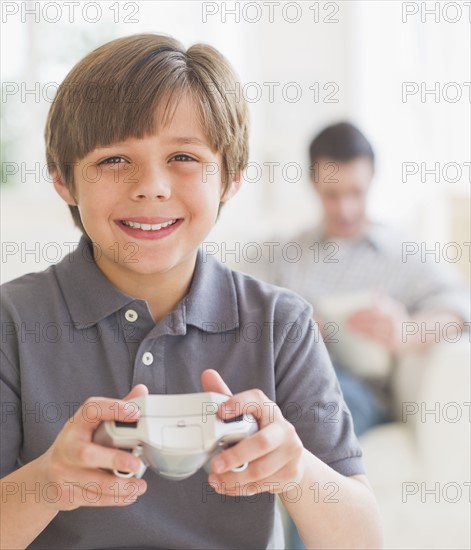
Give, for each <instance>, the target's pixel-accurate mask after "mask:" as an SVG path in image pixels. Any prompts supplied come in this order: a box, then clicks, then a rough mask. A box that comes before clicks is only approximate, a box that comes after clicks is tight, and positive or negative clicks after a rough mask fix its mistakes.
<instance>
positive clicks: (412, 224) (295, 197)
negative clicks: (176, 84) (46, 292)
mask: <svg viewBox="0 0 471 550" xmlns="http://www.w3.org/2000/svg"><path fill="white" fill-rule="evenodd" d="M30 4H34V3H30ZM55 4H60V3H55ZM130 4H131V5H133V6H136V7H137V8H138V11H137V13H135V14H134V15H132V18H133V19H134V20H136V21H137V22H135V23H133V22H124V21H123V19H124V16H125V15H127V16H130V12H129V11H128V12H124V11H122V12H121V14H120V22H119V23H114V22H113V16H114V12H112V11H111V9H110V7H111V6H112V5H114V3H113V2H101V3H100V5H101V6H102V17H101V19H100V20H99V21H97V22H96V23H90V22H87V21H86V20H85V19H84V17H83V16H82V15H81V14H80V13H78V14H76V16H75V21H74V23H73V24H70V23H69V22H68V21H67V17H66V13H67V12H66V11H65V8H64V12H63V17H62V18H61V19H60V20H59V21H57V22H56V23H52V22H49V21H48V17H49V19H51V18H53V17H54V13H53V12H52V11H51V12H49V14H48V13H40V14H39V22H36V21H35V20H34V17H32V16H26V17H25V21H26V22H24V23H23V22H22V21H21V14H17V15H16V16H9V17H8V19H7V24H6V25H4V32H3V37H2V43H3V46H6V45H8V51H10V52H13V54H12V55H11V57H9V58H5V59H4V63H3V68H2V75H3V80H4V81H6V82H13V83H15V82H16V83H17V84H18V85H19V86H20V87H21V86H25V87H26V88H28V89H31V88H34V86H35V82H38V84H37V86H39V87H40V90H41V93H40V97H39V98H37V99H38V100H37V101H36V98H35V97H34V95H31V94H30V95H27V96H26V97H25V98H24V101H22V98H21V95H20V94H16V95H8V96H6V97H4V102H3V108H4V122H5V121H6V122H7V124H6V125H5V126H4V128H6V130H7V132H6V133H7V134H8V135H9V136H11V138H12V139H15V138H16V141H14V144H16V149H14V150H13V152H12V151H11V150H9V151H8V156H7V157H4V161H16V162H18V163H21V162H23V163H25V164H24V165H25V166H26V167H27V168H30V169H31V168H32V167H33V166H34V165H35V163H37V162H39V163H40V168H41V170H42V171H43V173H44V148H43V143H42V139H43V138H42V135H43V127H44V121H45V117H46V113H47V109H48V107H49V105H50V101H48V97H49V96H52V91H53V89H54V88H53V87H52V86H51V84H50V83H59V82H60V81H61V80H62V79H63V77H64V76H65V74H66V73H67V72H68V70H69V69H70V68H71V67H72V65H73V64H74V63H75V62H76V61H77V60H78V59H80V58H81V57H82V56H83V55H84V53H86V52H87V51H89V50H90V49H92V48H93V47H95V46H96V45H99V44H101V43H103V42H105V41H106V40H108V39H111V38H114V37H117V36H122V35H127V34H131V33H134V32H143V31H161V32H166V33H168V34H173V35H174V36H176V37H177V38H179V39H180V40H182V41H183V42H184V43H185V44H186V45H190V44H191V43H193V42H195V41H205V42H209V43H211V44H213V45H214V46H216V47H218V48H219V49H220V50H221V51H223V53H224V54H225V55H226V56H227V57H228V58H229V59H230V60H231V61H232V63H233V65H234V66H235V67H236V70H237V71H238V72H239V74H240V77H241V82H242V83H245V86H246V88H245V91H246V92H247V94H250V98H252V100H253V98H254V94H255V93H256V92H257V89H259V90H262V96H261V98H260V100H259V101H252V102H251V104H250V112H251V119H252V132H251V158H250V162H251V163H252V165H251V166H252V167H251V169H250V170H249V171H248V172H247V175H248V177H249V178H250V179H252V180H253V179H254V178H255V177H256V175H257V169H256V168H255V166H256V165H257V166H259V167H260V168H261V179H260V180H259V181H247V182H246V183H245V186H244V188H243V189H242V191H241V192H240V194H239V195H238V196H236V197H235V198H234V199H233V201H231V202H230V203H228V204H227V205H226V207H225V208H224V210H223V213H222V216H221V219H220V221H219V223H218V224H217V226H216V227H215V228H214V230H213V231H212V233H211V234H210V235H209V236H208V240H213V241H217V242H221V241H227V242H228V243H233V242H235V241H241V242H249V241H253V240H257V239H260V240H263V239H266V238H270V237H272V236H273V235H277V236H285V237H287V236H290V235H292V234H294V233H296V232H297V231H298V230H299V229H301V228H302V227H304V226H306V225H307V224H309V223H312V221H313V219H315V218H316V217H317V216H318V209H317V206H316V203H315V198H314V196H313V194H312V192H311V190H310V189H309V186H308V183H307V156H306V150H307V146H308V143H309V141H310V139H311V138H312V136H313V135H314V134H315V133H316V132H317V131H319V130H320V129H321V128H322V127H323V126H325V125H326V124H329V123H331V122H335V121H338V120H341V119H350V120H352V121H353V122H354V123H356V124H358V125H359V126H360V127H361V128H362V129H363V130H364V132H365V133H366V134H367V136H368V137H369V138H370V139H371V141H372V142H373V145H374V147H375V149H376V151H377V156H378V169H377V177H376V181H375V186H374V189H373V191H372V197H371V205H370V211H371V215H372V217H374V218H377V219H382V220H385V221H388V222H391V223H394V224H396V225H399V226H401V227H402V228H404V229H406V230H409V231H410V234H411V238H412V239H414V238H416V239H420V240H425V241H429V242H432V243H433V242H435V241H440V242H448V241H449V240H450V239H452V238H453V235H454V234H453V233H452V231H451V227H452V224H451V223H450V221H451V218H452V216H453V213H452V211H451V210H450V208H449V202H451V198H453V197H456V196H458V197H462V199H463V200H464V201H469V197H470V183H469V168H467V167H466V166H464V165H463V163H464V162H466V161H467V160H469V149H470V141H469V106H470V104H469V95H468V97H467V98H465V97H463V98H462V99H461V100H460V101H458V102H456V103H451V102H447V101H444V100H443V98H441V99H440V101H439V103H435V102H434V101H433V98H432V97H430V96H428V97H427V101H426V102H424V103H422V102H421V101H420V99H419V95H417V96H415V97H410V98H409V99H408V101H407V102H405V103H404V102H403V98H402V93H401V92H402V82H403V81H414V82H417V83H418V84H420V82H422V81H426V82H429V83H433V82H439V83H440V85H441V86H442V85H443V84H445V83H447V82H457V83H460V85H461V84H462V83H463V82H466V81H469V80H470V78H469V72H468V70H469V29H468V25H469V23H468V24H467V19H466V17H465V12H463V16H462V17H461V18H460V19H459V20H458V21H457V22H455V23H451V22H447V21H446V20H445V17H444V16H446V17H447V18H448V19H450V18H453V17H454V14H453V13H452V11H450V12H449V13H448V12H447V13H446V14H438V17H439V21H438V22H436V21H435V20H434V19H435V18H434V17H433V16H427V18H426V19H425V22H422V21H421V13H417V14H416V15H411V16H408V17H407V19H406V20H405V21H403V18H404V13H403V10H404V6H405V5H406V4H407V5H410V6H412V8H413V7H414V5H413V3H411V2H409V3H407V2H394V1H391V2H388V1H365V2H356V1H343V2H342V1H338V2H327V3H326V2H324V3H322V2H320V3H317V4H318V10H319V22H318V23H315V22H314V11H313V10H312V9H310V8H313V7H314V6H315V5H316V2H292V3H291V8H289V9H288V8H287V5H286V2H284V3H283V2H281V3H280V4H279V5H278V6H277V7H276V9H275V7H273V21H272V22H270V13H269V11H268V8H267V7H266V6H265V4H263V3H261V4H259V6H260V5H261V6H263V8H260V7H259V8H256V7H254V3H253V2H248V3H247V2H239V4H238V5H239V12H240V13H239V15H240V20H239V22H237V21H236V20H235V19H236V18H235V16H234V15H231V14H226V15H225V16H224V14H223V7H222V6H223V5H225V6H226V8H227V9H230V8H234V7H235V6H236V3H234V2H226V3H214V2H206V3H205V4H204V3H201V2H187V1H182V2H134V3H133V2H131V3H130ZM430 4H431V5H433V4H434V3H433V2H432V3H430ZM123 6H124V4H122V6H121V7H123ZM410 6H409V7H410ZM416 6H417V9H419V7H420V3H417V4H416ZM296 7H297V8H296ZM257 9H260V10H261V11H260V13H259V14H258V15H260V20H259V21H258V22H250V21H253V20H255V19H256V18H257ZM296 9H297V10H298V11H299V13H298V14H297V13H296ZM408 9H409V8H408ZM464 9H465V8H464V7H463V10H464ZM203 10H206V13H207V15H206V20H205V21H206V22H205V21H204V17H203ZM211 10H214V11H216V12H217V13H215V14H213V15H211V14H210V13H208V12H209V11H211ZM283 10H285V11H284V12H283ZM334 12H337V13H334ZM244 15H245V16H246V18H245V20H244ZM283 15H284V17H283ZM296 15H299V21H297V22H293V20H294V19H295V18H296ZM88 16H89V18H90V17H93V12H90V13H89V14H88ZM329 20H330V21H335V20H338V22H328V21H329ZM2 49H3V50H4V51H5V47H4V48H2ZM290 82H294V83H296V86H297V87H298V88H299V89H300V90H301V93H302V96H301V98H300V100H299V101H294V102H290V101H288V100H287V99H285V98H284V97H283V95H282V90H283V87H284V86H286V84H287V83H290ZM316 82H317V83H319V88H320V99H319V101H318V102H317V103H316V102H315V101H314V95H313V94H314V92H313V91H312V90H310V89H309V87H310V86H312V85H314V84H315V83H316ZM329 82H331V83H334V85H335V86H337V87H338V91H337V92H336V93H335V94H334V95H333V97H332V99H334V100H338V101H337V102H336V103H327V102H325V100H326V99H327V98H326V94H327V92H329V91H332V90H333V88H332V85H331V87H330V88H329V89H328V90H323V89H322V88H323V86H324V85H326V83H329ZM249 83H251V84H249ZM267 83H277V84H279V85H278V86H275V87H274V88H273V89H274V101H273V102H270V100H269V99H270V98H269V94H268V91H269V85H268V84H267ZM272 86H274V84H272ZM294 91H295V88H294V86H291V87H289V88H285V92H286V93H289V94H292V93H293V92H294ZM462 91H463V95H465V94H469V88H466V87H464V86H462ZM289 97H290V98H292V97H293V96H292V95H290V96H289ZM4 134H5V131H4ZM422 161H424V162H427V163H428V165H431V164H434V163H435V162H440V163H441V165H442V166H443V165H445V164H446V163H450V162H456V163H458V165H459V166H461V169H462V173H463V177H462V178H461V180H460V181H457V182H455V183H451V182H447V181H445V179H444V178H441V181H439V182H438V183H434V182H433V181H432V177H431V176H428V177H427V179H426V181H425V182H424V183H422V182H421V181H420V174H419V175H416V176H414V177H409V179H408V181H406V182H403V181H402V173H401V170H402V164H403V163H404V162H415V163H417V164H418V165H420V162H422ZM273 162H278V163H280V165H279V166H277V167H275V168H274V174H275V180H274V181H273V182H270V181H268V179H269V175H270V174H269V169H268V167H267V165H265V166H264V165H263V163H273ZM289 163H295V164H296V165H297V166H299V168H300V170H301V171H302V175H301V177H300V179H299V181H295V182H293V181H291V182H290V181H286V180H284V178H283V174H282V168H283V167H285V168H286V167H287V165H288V164H289ZM288 177H289V178H295V177H296V170H295V169H293V168H291V170H290V171H289V172H288ZM35 178H36V176H35V175H31V174H26V175H24V177H23V178H22V179H23V182H21V181H17V182H16V183H15V185H10V186H2V205H1V207H2V226H1V230H2V231H1V233H2V234H1V237H2V241H3V243H4V244H3V247H4V248H3V252H8V253H9V254H8V255H7V256H6V257H5V255H4V259H3V260H4V261H3V264H2V281H7V280H9V279H12V278H14V277H16V276H19V275H21V274H22V273H25V272H28V271H35V270H40V269H43V268H44V267H47V265H49V263H50V262H49V261H48V259H47V256H49V257H50V258H51V259H54V250H55V245H53V246H52V247H51V246H49V247H48V246H47V243H49V242H57V243H59V244H61V243H64V242H69V241H71V240H76V239H77V237H78V233H77V231H76V230H75V229H74V228H73V227H72V223H71V221H70V220H69V214H68V211H67V208H66V206H64V205H63V204H62V203H61V202H60V200H59V198H57V197H56V196H55V195H54V192H53V191H52V187H51V184H50V182H48V181H47V179H46V178H45V177H43V176H40V177H39V178H38V181H35ZM449 199H450V201H449ZM455 202H456V200H455ZM466 222H467V220H465V222H464V223H466ZM462 233H463V230H462ZM465 234H466V231H465ZM15 243H16V244H17V245H18V253H15ZM34 243H39V245H35V244H34ZM35 246H36V247H37V248H36V249H37V250H38V251H39V258H38V257H36V256H35V254H27V255H26V256H25V255H24V254H21V251H22V250H23V251H26V250H31V249H33V250H34V249H35ZM228 246H231V244H229V245H228ZM66 249H67V247H64V253H65V251H66ZM44 256H46V258H45V257H44Z"/></svg>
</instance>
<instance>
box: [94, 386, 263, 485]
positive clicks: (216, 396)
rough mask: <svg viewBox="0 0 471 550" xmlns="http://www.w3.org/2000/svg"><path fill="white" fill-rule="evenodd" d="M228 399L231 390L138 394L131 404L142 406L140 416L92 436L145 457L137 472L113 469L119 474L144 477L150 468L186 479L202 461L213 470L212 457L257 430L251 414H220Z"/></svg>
mask: <svg viewBox="0 0 471 550" xmlns="http://www.w3.org/2000/svg"><path fill="white" fill-rule="evenodd" d="M227 399H229V396H228V395H223V394H220V393H215V392H204V393H188V394H176V395H166V394H163V395H146V396H143V397H137V398H135V399H132V400H131V401H129V403H130V406H136V407H139V409H140V411H141V416H140V418H139V420H138V421H137V422H117V421H113V420H109V421H106V422H103V423H102V424H100V426H99V427H98V429H97V430H96V432H95V434H94V437H93V441H94V442H95V443H98V444H99V445H104V446H105V447H115V448H118V449H124V450H127V451H129V452H132V453H133V454H134V455H135V456H137V457H139V458H140V460H141V467H140V468H139V470H138V471H137V472H129V473H128V472H120V471H117V470H113V473H114V474H115V475H117V476H119V477H133V476H135V477H139V478H140V477H142V476H143V475H144V472H145V471H146V469H147V468H150V469H151V470H153V471H154V472H156V473H157V474H159V475H160V476H162V477H164V478H166V479H173V480H181V479H186V478H187V477H190V476H191V475H193V474H194V473H196V472H197V471H198V470H199V469H200V468H201V467H203V466H204V467H205V469H206V471H207V472H208V473H210V472H211V467H210V462H211V461H212V460H213V458H214V457H215V456H216V455H217V454H218V453H220V452H221V451H223V450H224V449H226V448H227V447H230V446H232V445H235V444H236V443H237V442H238V441H240V440H241V439H243V438H245V437H248V436H250V435H252V434H254V433H255V432H256V431H257V430H258V424H257V421H256V419H255V418H254V417H253V416H252V415H251V414H242V415H240V416H237V417H235V418H232V419H230V420H221V419H220V418H218V417H217V416H216V412H217V410H218V406H219V405H220V404H221V403H223V402H224V401H227ZM247 466H248V464H247V463H245V464H242V465H241V466H239V467H238V468H235V469H234V470H233V471H243V470H245V469H246V468H247Z"/></svg>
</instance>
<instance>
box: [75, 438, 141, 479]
mask: <svg viewBox="0 0 471 550" xmlns="http://www.w3.org/2000/svg"><path fill="white" fill-rule="evenodd" d="M74 458H75V461H76V462H75V463H76V464H77V465H78V466H81V467H82V468H92V469H93V468H102V469H104V470H119V471H121V472H126V473H128V472H137V471H138V470H139V467H140V465H141V462H140V460H139V459H138V458H137V457H136V456H134V455H133V454H132V453H130V452H128V451H122V450H119V449H111V448H109V447H103V446H102V445H98V444H96V443H88V442H81V443H80V444H79V445H78V446H77V447H76V450H75V455H74Z"/></svg>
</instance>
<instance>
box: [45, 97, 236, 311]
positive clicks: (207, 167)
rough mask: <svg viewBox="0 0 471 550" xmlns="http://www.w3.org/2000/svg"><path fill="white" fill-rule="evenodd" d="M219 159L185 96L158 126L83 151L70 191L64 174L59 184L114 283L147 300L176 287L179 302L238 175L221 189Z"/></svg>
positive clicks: (218, 154)
mask: <svg viewBox="0 0 471 550" xmlns="http://www.w3.org/2000/svg"><path fill="white" fill-rule="evenodd" d="M222 165H223V164H222V157H221V154H220V153H218V152H215V151H213V150H212V149H211V147H210V145H209V143H208V140H207V138H206V136H205V134H204V130H203V129H202V127H201V124H200V123H199V120H198V109H197V107H196V105H194V104H193V103H192V102H191V101H190V100H189V99H187V98H185V97H183V98H182V99H181V100H180V101H179V103H178V105H177V107H176V109H175V112H174V115H173V118H172V120H171V121H170V123H169V124H167V125H165V126H163V125H162V124H160V125H159V127H158V128H157V132H156V133H155V134H153V135H150V136H146V137H144V138H140V139H137V138H128V139H126V140H125V141H123V142H120V143H114V144H111V145H107V146H105V147H98V148H96V149H95V150H93V151H91V152H90V153H89V154H88V155H86V156H85V157H84V158H83V159H81V160H80V161H79V162H78V164H77V165H76V166H75V167H74V193H73V195H72V193H70V192H69V191H68V189H67V188H66V187H65V185H64V184H63V183H62V182H61V181H60V180H57V181H56V183H55V185H56V189H57V190H58V192H59V194H60V195H61V196H62V197H63V198H64V200H66V201H67V202H68V203H69V204H76V205H77V206H78V208H79V211H80V216H81V219H82V223H83V226H84V228H85V230H86V232H87V234H88V236H89V237H90V239H91V240H92V241H93V243H94V244H95V247H94V252H95V261H96V263H97V265H98V266H99V268H100V269H101V270H102V271H103V273H104V274H105V275H106V276H107V277H108V279H109V280H110V281H111V282H112V283H113V284H114V286H116V287H117V288H118V289H120V290H122V291H123V292H125V293H127V294H129V295H131V296H135V297H139V298H143V299H148V300H149V299H150V296H156V297H157V296H158V297H159V299H162V296H161V295H160V294H161V292H165V293H166V294H167V295H169V294H170V295H172V294H174V298H175V299H174V302H175V303H176V302H178V301H179V299H181V298H182V297H183V296H184V294H185V293H186V291H187V290H188V286H189V283H190V281H191V277H192V274H193V270H194V266H195V261H196V254H197V249H198V246H199V245H200V244H201V243H202V242H203V240H204V239H205V238H206V236H207V234H208V233H209V231H210V230H211V229H212V227H213V226H214V223H215V221H216V219H217V214H218V209H219V206H220V202H221V201H226V200H228V199H229V198H230V197H232V196H233V195H234V194H235V193H236V191H237V190H238V188H239V185H240V182H239V180H238V179H237V178H236V179H235V180H234V181H232V182H231V184H230V185H229V187H228V190H227V191H226V193H225V194H224V197H222V191H223V184H222V178H221V176H222ZM159 295H160V296H159ZM177 298H178V299H177ZM154 299H155V298H154Z"/></svg>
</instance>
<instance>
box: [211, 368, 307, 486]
mask: <svg viewBox="0 0 471 550" xmlns="http://www.w3.org/2000/svg"><path fill="white" fill-rule="evenodd" d="M201 380H202V383H203V388H204V391H214V392H218V393H224V394H226V395H231V396H232V397H231V398H230V399H229V400H228V401H226V402H224V403H222V404H221V405H220V406H219V409H218V416H220V418H222V419H229V418H234V417H235V416H239V415H240V414H242V413H251V414H253V416H254V417H255V418H256V419H257V422H258V425H259V428H260V429H259V431H258V432H257V433H255V434H253V435H251V436H250V437H248V438H246V439H243V440H242V441H239V443H237V444H236V445H234V446H233V447H230V448H229V449H226V450H224V451H223V452H222V453H220V454H219V455H218V456H217V457H216V458H214V459H213V461H212V463H211V468H212V471H213V474H211V475H210V476H209V478H208V481H209V483H210V484H211V485H212V486H213V487H214V488H215V490H216V491H218V492H220V493H224V494H227V495H231V496H237V495H242V496H247V495H250V494H254V493H260V492H265V491H268V492H271V493H281V492H283V490H284V488H285V486H286V484H287V483H290V482H291V483H299V482H300V480H301V478H302V477H303V474H304V454H303V449H304V447H303V444H302V442H301V440H300V439H299V437H298V435H297V433H296V430H295V428H294V426H293V425H292V424H291V423H290V422H288V421H287V420H286V419H285V418H284V417H283V415H282V413H281V410H280V409H279V407H278V405H276V403H274V402H273V401H271V400H270V399H268V397H267V396H266V395H265V394H264V393H263V392H262V391H261V390H259V389H252V390H247V391H244V392H241V393H238V394H236V395H232V392H231V391H230V389H229V388H228V387H227V385H226V384H225V382H224V380H223V379H222V378H221V376H220V375H219V373H217V372H216V371H215V370H211V369H208V370H205V371H204V372H203V374H202V376H201ZM245 462H248V463H249V466H248V468H247V469H246V470H244V471H243V472H232V471H231V470H232V469H233V468H237V467H239V466H240V465H241V464H244V463H245Z"/></svg>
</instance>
